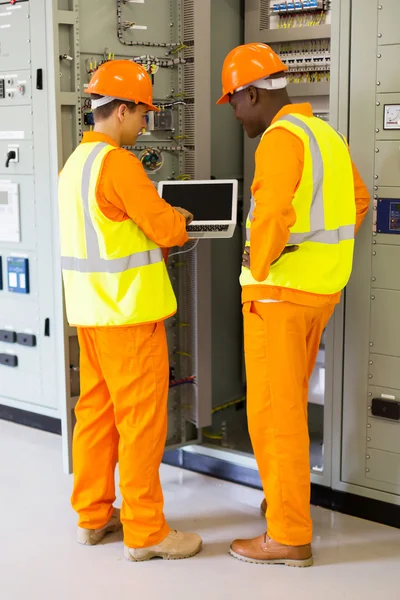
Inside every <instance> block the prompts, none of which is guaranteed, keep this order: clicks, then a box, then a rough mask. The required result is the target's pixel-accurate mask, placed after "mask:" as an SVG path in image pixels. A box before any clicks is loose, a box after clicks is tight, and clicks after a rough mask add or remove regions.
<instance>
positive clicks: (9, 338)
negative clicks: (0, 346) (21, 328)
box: [0, 329, 17, 344]
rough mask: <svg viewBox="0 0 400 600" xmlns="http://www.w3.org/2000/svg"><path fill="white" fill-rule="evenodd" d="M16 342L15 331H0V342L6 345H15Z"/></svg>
mask: <svg viewBox="0 0 400 600" xmlns="http://www.w3.org/2000/svg"><path fill="white" fill-rule="evenodd" d="M16 341H17V334H16V333H15V331H9V330H8V329H0V342H5V343H6V344H15V342H16Z"/></svg>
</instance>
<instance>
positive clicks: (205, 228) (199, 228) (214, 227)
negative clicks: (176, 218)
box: [187, 225, 229, 232]
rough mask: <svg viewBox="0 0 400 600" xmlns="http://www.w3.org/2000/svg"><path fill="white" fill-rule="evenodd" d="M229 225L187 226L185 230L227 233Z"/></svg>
mask: <svg viewBox="0 0 400 600" xmlns="http://www.w3.org/2000/svg"><path fill="white" fill-rule="evenodd" d="M228 229H229V225H189V226H188V228H187V230H188V231H189V232H191V231H200V232H201V231H228Z"/></svg>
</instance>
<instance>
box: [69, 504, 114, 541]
mask: <svg viewBox="0 0 400 600" xmlns="http://www.w3.org/2000/svg"><path fill="white" fill-rule="evenodd" d="M121 527H122V524H121V518H120V510H119V508H114V512H113V514H112V517H111V519H110V520H109V521H108V523H107V525H104V527H102V528H101V529H85V528H84V527H78V543H79V544H83V545H84V546H95V545H96V544H98V543H99V542H101V540H102V539H103V538H104V537H105V536H106V535H107V533H115V532H116V531H119V530H120V529H121Z"/></svg>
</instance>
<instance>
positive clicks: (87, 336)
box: [59, 60, 202, 561]
mask: <svg viewBox="0 0 400 600" xmlns="http://www.w3.org/2000/svg"><path fill="white" fill-rule="evenodd" d="M87 92H88V93H89V94H91V96H92V108H93V114H94V121H95V126H94V131H92V132H88V133H85V134H84V137H83V140H82V143H81V144H80V145H79V146H78V148H77V149H76V150H75V151H74V153H73V154H72V155H71V157H70V158H69V159H68V161H67V163H66V165H65V167H64V169H63V170H62V172H61V175H60V181H59V208H60V231H61V254H62V269H63V278H64V287H65V300H66V308H67V317H68V322H69V323H70V325H72V326H76V327H78V336H79V345H80V378H81V395H80V399H79V401H78V404H77V406H76V409H75V413H76V419H77V422H76V427H75V432H74V441H73V467H74V490H73V495H72V505H73V508H74V509H75V511H76V512H77V513H78V516H79V522H78V541H79V542H80V543H81V544H86V545H93V544H97V543H98V542H100V541H101V540H102V539H103V538H104V536H105V535H106V534H107V533H109V532H114V531H117V530H118V529H120V528H121V522H122V527H123V533H124V548H125V549H124V555H125V557H126V558H127V559H128V560H130V561H142V560H148V559H151V558H153V557H161V558H166V559H178V558H187V557H189V556H193V555H195V554H196V553H197V552H199V550H200V548H201V543H202V542H201V538H200V537H199V536H198V535H197V534H191V533H181V532H178V531H175V530H171V529H170V527H169V526H168V524H167V522H166V520H165V517H164V513H163V504H164V501H163V493H162V489H161V484H160V478H159V468H160V463H161V459H162V455H163V451H164V445H165V440H166V435H167V398H168V388H169V365H168V349H167V341H166V334H165V327H164V321H165V319H167V318H168V317H170V316H171V315H173V314H174V313H175V312H176V308H177V307H176V299H175V295H174V292H173V289H172V286H171V283H170V280H169V276H168V272H167V268H166V264H165V261H164V259H163V251H162V249H164V248H169V247H172V246H182V245H183V244H184V243H185V242H186V241H187V239H188V236H187V233H186V224H187V222H190V221H191V219H192V215H190V213H188V212H187V211H185V210H184V209H180V208H176V209H174V208H172V207H171V206H169V205H168V204H167V203H166V202H165V201H164V200H163V199H162V198H160V197H159V195H158V193H157V191H156V188H155V187H154V185H153V183H152V182H151V181H150V180H149V178H148V177H147V175H146V173H145V171H144V169H143V166H142V165H141V163H140V161H139V160H138V159H137V158H136V157H135V156H134V154H132V153H130V152H128V151H127V150H125V149H123V148H122V146H133V145H134V144H135V142H136V139H137V137H138V135H139V133H140V131H141V130H142V128H143V126H144V125H145V117H146V114H147V112H148V111H149V110H150V111H151V110H158V109H157V108H156V107H155V106H153V104H152V85H151V80H150V77H149V75H148V74H147V73H146V71H145V70H144V69H143V68H142V67H141V66H139V65H137V64H135V63H134V62H130V61H126V60H125V61H119V60H118V61H111V62H108V63H105V64H104V65H102V66H101V67H100V68H99V69H98V71H97V72H96V73H95V74H94V75H93V77H92V80H91V82H90V84H89V87H88V89H87ZM117 461H118V463H119V475H120V489H121V494H122V499H123V503H122V510H121V513H120V511H119V510H118V509H116V508H114V507H113V503H114V501H115V485H114V471H115V467H116V464H117Z"/></svg>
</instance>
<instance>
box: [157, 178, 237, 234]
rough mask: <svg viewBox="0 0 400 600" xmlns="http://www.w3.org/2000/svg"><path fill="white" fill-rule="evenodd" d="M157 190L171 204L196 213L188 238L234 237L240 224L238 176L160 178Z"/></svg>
mask: <svg viewBox="0 0 400 600" xmlns="http://www.w3.org/2000/svg"><path fill="white" fill-rule="evenodd" d="M158 193H159V194H160V196H161V197H162V198H164V200H165V201H166V202H168V204H171V206H178V207H180V208H185V209H186V210H188V211H189V212H191V213H192V214H193V215H194V220H193V222H192V223H191V224H190V225H189V226H188V228H187V231H188V235H189V238H191V239H201V238H231V237H233V234H234V233H235V228H236V224H237V203H238V182H237V181H236V180H235V179H218V180H214V179H212V180H207V181H196V180H189V181H160V182H159V184H158Z"/></svg>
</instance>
